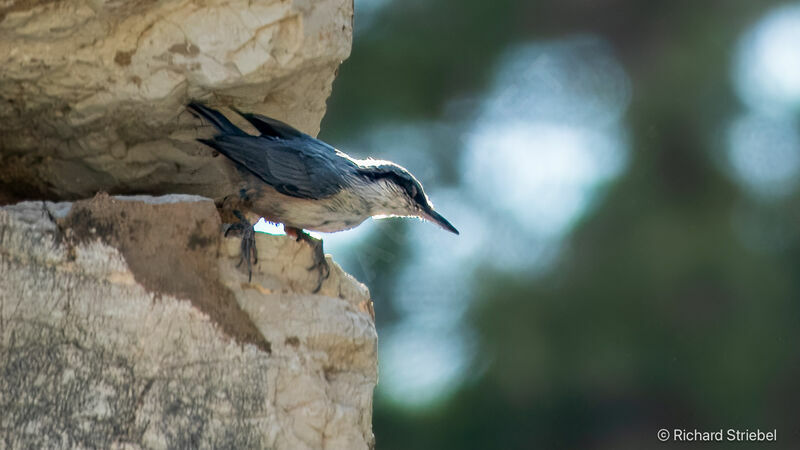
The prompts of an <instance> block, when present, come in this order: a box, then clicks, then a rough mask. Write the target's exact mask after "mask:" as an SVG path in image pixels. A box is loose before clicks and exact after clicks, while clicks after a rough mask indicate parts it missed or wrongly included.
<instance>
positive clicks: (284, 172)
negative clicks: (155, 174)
mask: <svg viewBox="0 0 800 450" xmlns="http://www.w3.org/2000/svg"><path fill="white" fill-rule="evenodd" d="M202 142H203V143H205V144H207V145H209V146H211V147H213V148H215V149H216V150H218V151H219V152H220V153H222V154H223V155H225V156H227V157H228V158H230V159H231V160H233V161H234V162H235V163H236V164H238V165H240V166H242V167H243V168H245V169H247V170H248V171H250V172H251V173H252V174H253V175H255V176H257V177H258V178H260V179H261V180H263V181H264V182H265V183H267V184H269V185H270V186H272V187H274V188H275V190H277V191H278V192H280V193H282V194H285V195H290V196H292V197H298V198H306V199H320V198H325V197H330V196H331V195H333V194H336V193H337V192H339V191H340V190H341V189H342V185H343V183H344V181H345V179H344V177H345V173H346V171H347V169H348V167H346V166H347V165H348V164H351V163H350V162H349V161H348V160H346V159H343V158H339V157H338V156H336V153H335V150H332V148H331V147H328V146H323V145H320V144H322V143H321V142H319V141H316V140H315V139H313V138H310V139H308V140H301V139H295V140H288V141H286V140H280V141H275V140H271V139H265V138H263V137H257V136H237V135H227V134H223V135H219V136H217V137H215V138H214V139H207V140H203V141H202Z"/></svg>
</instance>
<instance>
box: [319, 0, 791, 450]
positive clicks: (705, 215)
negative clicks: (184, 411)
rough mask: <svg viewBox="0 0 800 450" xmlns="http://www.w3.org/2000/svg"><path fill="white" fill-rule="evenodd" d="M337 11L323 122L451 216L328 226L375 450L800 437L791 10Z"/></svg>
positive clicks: (575, 6) (590, 6) (761, 6)
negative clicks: (345, 18) (374, 371)
mask: <svg viewBox="0 0 800 450" xmlns="http://www.w3.org/2000/svg"><path fill="white" fill-rule="evenodd" d="M355 6H356V16H355V38H354V43H353V52H352V56H351V58H350V59H349V60H348V61H347V62H345V63H344V65H343V66H342V67H341V71H340V74H339V76H338V78H337V80H336V82H335V85H334V90H333V96H332V98H331V99H330V101H329V108H328V113H327V115H326V117H325V120H324V122H323V124H322V133H321V137H322V138H323V139H325V140H327V141H328V142H330V143H332V144H334V145H335V146H337V147H339V148H341V149H342V150H344V151H346V152H348V153H350V154H351V155H354V156H357V157H366V156H373V157H376V158H385V159H389V160H393V161H395V162H398V163H400V164H402V165H404V166H406V167H407V168H408V169H409V170H411V171H412V172H413V173H414V174H415V175H416V176H417V177H418V178H419V179H420V181H421V182H422V183H423V185H424V186H425V187H426V190H427V192H428V194H429V196H430V197H431V198H432V199H433V202H434V204H435V206H436V207H437V209H438V210H439V211H440V212H441V213H442V214H443V215H444V216H445V217H447V218H448V219H450V221H451V222H453V224H454V225H456V226H457V227H458V228H459V229H460V231H461V235H460V236H453V235H450V234H448V233H446V232H444V231H442V230H440V229H438V228H436V227H435V226H433V225H431V224H426V223H421V222H418V221H411V220H397V219H389V220H381V221H370V222H368V223H366V224H365V225H364V226H362V227H360V228H358V229H356V230H354V231H350V232H345V233H338V234H334V235H330V236H325V239H326V246H327V247H326V250H327V251H328V252H330V253H333V255H334V257H335V258H336V259H337V260H338V261H339V262H341V263H342V264H343V266H344V267H345V269H346V270H348V271H350V272H351V273H353V274H354V275H355V276H356V277H357V278H359V279H360V280H361V281H363V282H365V283H366V284H367V285H368V286H369V287H370V289H371V292H372V295H373V299H374V301H375V310H376V314H377V321H378V333H379V337H380V347H379V348H380V382H379V386H378V389H377V392H376V399H375V417H374V428H375V435H376V438H377V448H378V449H380V450H390V449H412V448H413V449H448V448H453V449H489V448H501V449H529V448H608V449H624V448H631V449H641V448H670V447H681V448H685V447H686V445H680V444H661V443H659V442H658V440H657V439H656V432H657V430H658V429H660V428H668V429H672V428H676V427H677V428H688V429H695V428H696V429H699V430H717V429H720V428H740V429H756V428H761V429H762V430H771V429H777V430H778V440H779V441H778V443H777V445H773V446H772V447H775V448H800V447H798V446H799V445H800V408H798V405H799V404H800V349H799V345H798V344H799V343H800V203H799V202H798V200H800V194H798V185H799V184H800V3H796V2H795V3H792V2H788V3H787V2H779V1H767V0H759V1H753V0H725V1H721V0H707V1H682V0H656V1H634V0H603V1H597V0H593V1H590V0H558V1H512V0H493V1H487V0H402V1H401V0H356V1H355ZM718 445H719V444H718ZM721 445H722V446H724V444H721Z"/></svg>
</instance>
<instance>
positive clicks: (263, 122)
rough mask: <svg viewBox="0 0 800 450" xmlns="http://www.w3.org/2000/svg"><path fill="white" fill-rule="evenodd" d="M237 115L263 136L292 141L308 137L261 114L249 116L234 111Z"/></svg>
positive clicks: (249, 114)
mask: <svg viewBox="0 0 800 450" xmlns="http://www.w3.org/2000/svg"><path fill="white" fill-rule="evenodd" d="M234 111H236V113H237V114H239V115H240V116H242V117H244V118H245V119H246V120H247V121H248V122H250V123H251V124H252V125H253V126H254V127H256V129H257V130H258V131H260V132H261V134H262V135H264V136H269V137H274V138H280V139H293V138H306V137H310V136H308V135H307V134H305V133H303V132H302V131H300V130H298V129H297V128H294V127H293V126H291V125H289V124H287V123H284V122H281V121H280V120H277V119H273V118H271V117H267V116H262V115H261V114H251V113H245V112H241V111H239V110H238V109H234Z"/></svg>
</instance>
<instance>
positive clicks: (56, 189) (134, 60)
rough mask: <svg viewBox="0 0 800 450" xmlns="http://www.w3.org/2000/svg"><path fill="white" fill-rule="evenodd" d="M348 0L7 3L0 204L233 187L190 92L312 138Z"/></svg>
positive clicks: (0, 82) (345, 35)
mask: <svg viewBox="0 0 800 450" xmlns="http://www.w3.org/2000/svg"><path fill="white" fill-rule="evenodd" d="M352 14H353V10H352V0H260V1H250V0H160V1H153V0H128V1H118V0H58V1H54V0H33V1H30V0H7V1H3V2H0V204H8V203H11V202H13V201H17V200H24V199H43V198H47V199H58V200H63V199H73V200H74V199H79V198H86V197H90V196H92V195H94V194H95V193H96V192H99V191H107V192H111V193H122V194H142V193H150V194H164V193H188V194H198V195H204V196H207V197H212V198H217V197H219V196H222V195H226V194H227V193H228V192H230V190H231V186H230V181H229V179H228V177H227V174H226V169H225V162H224V158H212V157H211V155H212V152H211V151H210V150H209V149H208V148H205V147H203V146H202V145H200V144H197V143H195V142H193V138H195V137H197V133H198V132H197V127H198V126H199V123H200V122H199V121H198V120H196V119H194V118H193V117H192V116H191V115H190V114H188V113H186V112H184V106H185V105H186V103H187V102H188V101H189V100H190V99H196V100H205V101H208V102H210V103H212V104H214V105H216V106H219V105H236V106H237V107H238V108H239V109H242V110H247V111H253V112H259V113H262V114H267V115H271V116H274V117H276V118H279V119H281V120H284V121H287V122H289V123H291V124H293V125H295V126H296V127H298V128H300V129H302V130H303V131H305V132H308V133H311V134H316V132H317V131H318V130H319V123H320V120H321V119H322V116H323V114H324V111H325V100H326V99H327V97H328V95H329V94H330V89H331V83H332V81H333V78H334V75H335V72H336V70H337V68H338V66H339V64H340V63H341V61H342V60H343V59H345V58H347V56H348V55H349V52H350V45H351V38H352Z"/></svg>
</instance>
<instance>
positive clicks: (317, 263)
mask: <svg viewBox="0 0 800 450" xmlns="http://www.w3.org/2000/svg"><path fill="white" fill-rule="evenodd" d="M284 230H286V234H287V235H288V236H292V237H294V238H295V239H296V240H297V241H298V242H300V241H305V242H306V243H307V244H308V245H310V246H311V251H312V258H313V264H311V266H309V267H308V270H309V271H312V270H316V271H318V272H319V280H318V281H317V287H316V289H314V291H313V293H315V294H316V293H317V292H319V290H320V289H321V288H322V283H323V282H324V281H325V280H327V279H328V277H329V276H330V275H331V268H330V266H329V265H328V261H327V260H326V259H325V252H324V251H323V250H322V239H317V238H313V237H311V235H309V234H308V233H306V232H305V231H303V230H301V229H299V228H294V227H287V226H284Z"/></svg>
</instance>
